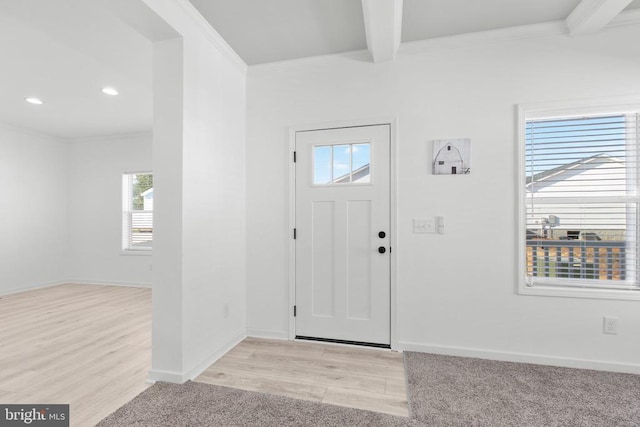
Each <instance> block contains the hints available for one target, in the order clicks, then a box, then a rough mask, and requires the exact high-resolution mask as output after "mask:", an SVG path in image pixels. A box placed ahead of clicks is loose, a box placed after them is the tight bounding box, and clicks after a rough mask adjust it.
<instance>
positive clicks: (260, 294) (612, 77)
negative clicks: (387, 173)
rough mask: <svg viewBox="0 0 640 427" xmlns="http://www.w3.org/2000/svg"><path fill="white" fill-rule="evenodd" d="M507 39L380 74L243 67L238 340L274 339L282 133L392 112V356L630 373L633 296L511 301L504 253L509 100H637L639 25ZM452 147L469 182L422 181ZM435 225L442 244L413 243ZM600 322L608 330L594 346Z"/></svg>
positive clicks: (284, 243) (510, 242)
mask: <svg viewBox="0 0 640 427" xmlns="http://www.w3.org/2000/svg"><path fill="white" fill-rule="evenodd" d="M560 25H561V24H558V25H555V24H554V25H551V26H549V29H550V31H555V32H558V31H559V30H558V28H560ZM543 27H544V26H543ZM544 28H546V27H544ZM501 34H508V33H505V32H502V33H500V32H496V33H494V35H497V36H500V35H501ZM514 36H515V37H509V40H507V39H504V40H503V41H500V40H496V41H493V42H489V41H483V38H485V37H486V34H484V35H479V36H477V37H476V36H463V37H460V38H450V39H442V40H434V41H429V42H418V43H415V44H411V45H403V47H401V50H400V52H399V54H398V55H397V58H396V60H395V62H393V63H382V64H373V63H371V62H370V60H369V58H368V54H367V53H366V52H360V53H351V54H343V55H336V56H325V57H318V58H310V59H304V60H297V61H290V62H283V63H275V64H266V65H261V66H253V67H250V69H249V74H248V83H247V94H248V101H247V102H248V116H247V120H248V128H247V129H248V130H247V132H248V133H247V271H248V277H247V293H248V298H247V301H248V306H247V310H248V320H247V329H248V331H249V334H256V335H265V336H280V337H282V336H286V334H287V330H288V329H287V328H288V319H289V315H290V313H291V310H290V307H288V286H289V284H288V262H289V261H288V247H289V236H290V232H289V230H288V191H289V190H288V182H289V178H288V173H289V161H290V155H289V153H288V133H287V131H288V126H290V125H299V124H308V123H318V124H323V123H325V122H331V121H343V120H355V119H366V118H377V117H397V119H398V123H399V126H398V130H399V134H398V141H397V145H398V192H397V196H398V236H397V237H398V247H397V248H394V252H396V251H397V252H396V253H397V254H398V271H399V274H398V290H397V298H398V304H397V307H396V310H397V315H398V324H397V326H398V329H397V334H396V337H395V340H396V341H397V342H398V347H399V348H404V349H414V350H422V351H432V352H442V353H449V354H464V355H480V356H486V357H493V358H505V359H510V360H532V361H538V362H542V363H558V364H568V365H571V364H573V365H580V366H591V367H605V368H608V369H622V370H635V371H637V372H640V365H638V354H640V340H638V339H637V337H638V335H639V334H640V310H639V308H640V307H639V303H638V301H616V300H598V299H570V298H555V297H536V296H524V295H517V294H516V256H515V254H516V240H517V239H516V224H515V220H516V201H515V194H516V188H515V182H516V163H515V162H516V120H515V117H516V115H515V106H516V104H518V103H527V102H537V101H552V100H564V99H576V98H588V97H599V96H617V95H628V94H634V93H635V94H640V79H638V76H639V75H640V61H639V60H638V58H640V45H638V44H637V43H636V44H634V43H630V40H637V39H638V38H639V37H640V27H639V26H626V27H616V28H610V29H606V30H604V31H603V32H601V33H599V34H597V35H591V36H584V37H574V38H571V37H568V36H566V35H562V34H556V35H553V34H552V33H549V35H548V36H546V37H529V36H527V37H519V36H518V35H517V34H514ZM459 137H470V138H471V139H472V172H471V175H464V176H435V175H432V174H431V172H430V169H431V166H430V158H431V148H430V141H431V140H434V139H442V138H459ZM436 215H443V216H444V217H445V218H446V225H447V231H446V234H444V235H437V234H413V233H412V219H413V218H421V217H430V216H436ZM603 315H611V316H616V317H618V318H619V334H618V335H616V336H612V335H603V333H602V316H603ZM577 359H585V360H589V361H591V362H587V363H586V364H585V363H582V364H581V362H579V361H578V360H577ZM598 362H601V363H598Z"/></svg>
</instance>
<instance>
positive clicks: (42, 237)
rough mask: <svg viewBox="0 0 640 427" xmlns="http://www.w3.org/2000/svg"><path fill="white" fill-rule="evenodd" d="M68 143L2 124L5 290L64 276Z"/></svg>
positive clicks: (0, 222) (0, 217)
mask: <svg viewBox="0 0 640 427" xmlns="http://www.w3.org/2000/svg"><path fill="white" fill-rule="evenodd" d="M67 152H68V147H67V145H66V144H65V143H64V142H62V141H59V140H57V139H54V138H51V137H47V136H43V135H38V134H34V133H30V132H26V131H22V130H16V129H12V128H9V127H0V294H3V293H9V292H12V291H18V290H24V289H29V288H33V287H38V286H44V285H48V284H54V283H60V282H61V281H63V280H64V279H65V267H66V253H67V250H68V239H67V201H68V191H67V172H66V171H67V165H68V161H67Z"/></svg>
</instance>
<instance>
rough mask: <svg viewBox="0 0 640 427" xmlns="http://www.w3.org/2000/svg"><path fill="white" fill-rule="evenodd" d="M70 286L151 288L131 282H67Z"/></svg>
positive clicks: (148, 284) (146, 284)
mask: <svg viewBox="0 0 640 427" xmlns="http://www.w3.org/2000/svg"><path fill="white" fill-rule="evenodd" d="M63 283H68V284H71V285H99V286H124V287H127V288H151V287H152V286H151V283H132V282H97V281H94V280H76V279H73V280H67V281H66V282H63Z"/></svg>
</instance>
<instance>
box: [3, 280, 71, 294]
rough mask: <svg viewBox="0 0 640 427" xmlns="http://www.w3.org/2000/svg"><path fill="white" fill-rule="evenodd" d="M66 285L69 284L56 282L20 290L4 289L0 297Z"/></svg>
mask: <svg viewBox="0 0 640 427" xmlns="http://www.w3.org/2000/svg"><path fill="white" fill-rule="evenodd" d="M67 283H69V282H67V281H58V282H48V283H41V284H38V285H29V286H25V287H22V288H13V289H5V290H0V296H3V295H11V294H19V293H21V292H27V291H35V290H37V289H44V288H51V287H53V286H59V285H64V284H67Z"/></svg>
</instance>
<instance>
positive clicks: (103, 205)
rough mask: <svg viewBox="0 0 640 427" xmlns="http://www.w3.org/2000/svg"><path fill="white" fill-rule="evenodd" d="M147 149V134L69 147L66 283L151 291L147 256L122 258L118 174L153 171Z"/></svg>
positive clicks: (148, 146)
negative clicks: (116, 286)
mask: <svg viewBox="0 0 640 427" xmlns="http://www.w3.org/2000/svg"><path fill="white" fill-rule="evenodd" d="M151 149H152V137H151V134H146V135H144V134H140V135H128V136H126V135H125V136H115V137H106V138H93V139H88V140H76V141H73V142H69V171H68V173H69V195H70V197H69V241H70V251H69V263H68V271H67V276H66V278H67V279H68V280H70V281H73V282H80V283H108V284H131V285H144V286H150V285H151V254H146V255H123V254H122V174H123V173H125V172H142V171H152V170H153V167H152V159H151Z"/></svg>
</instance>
